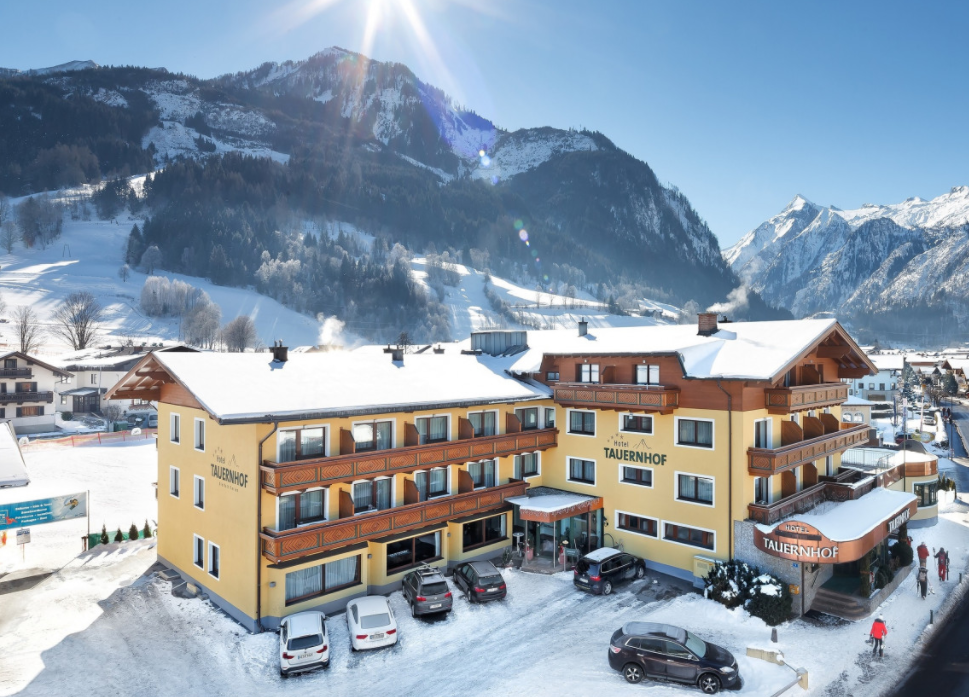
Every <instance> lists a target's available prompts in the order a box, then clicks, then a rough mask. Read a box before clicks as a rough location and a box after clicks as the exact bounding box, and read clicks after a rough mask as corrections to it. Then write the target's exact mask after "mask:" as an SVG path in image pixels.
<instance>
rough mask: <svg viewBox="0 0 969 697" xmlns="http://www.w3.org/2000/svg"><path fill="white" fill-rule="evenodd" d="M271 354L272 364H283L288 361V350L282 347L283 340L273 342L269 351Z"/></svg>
mask: <svg viewBox="0 0 969 697" xmlns="http://www.w3.org/2000/svg"><path fill="white" fill-rule="evenodd" d="M269 350H270V351H272V354H273V362H275V363H285V362H286V361H288V360H289V349H288V348H287V347H285V346H283V340H282V339H280V340H279V341H276V342H273V345H272V347H271V348H270V349H269Z"/></svg>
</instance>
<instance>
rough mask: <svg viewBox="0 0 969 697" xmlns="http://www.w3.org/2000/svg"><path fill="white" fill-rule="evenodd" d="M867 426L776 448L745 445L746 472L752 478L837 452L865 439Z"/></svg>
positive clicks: (769, 474) (866, 437) (857, 444)
mask: <svg viewBox="0 0 969 697" xmlns="http://www.w3.org/2000/svg"><path fill="white" fill-rule="evenodd" d="M868 429H869V427H868V426H866V425H865V424H858V425H855V426H851V427H849V428H845V429H842V430H840V431H837V432H836V433H827V434H825V435H823V436H818V437H817V438H810V439H808V440H803V441H800V442H798V443H792V444H790V445H785V446H783V447H780V448H776V449H769V448H747V458H748V462H747V471H748V472H749V473H750V474H751V475H753V476H755V477H769V476H771V475H774V474H778V473H779V472H783V471H784V470H789V469H793V468H795V467H797V466H798V465H803V464H805V463H808V462H814V461H815V460H820V459H821V458H823V457H825V456H826V455H833V454H835V453H840V452H843V451H845V450H847V449H848V448H854V447H857V446H859V445H862V444H863V443H867V442H868Z"/></svg>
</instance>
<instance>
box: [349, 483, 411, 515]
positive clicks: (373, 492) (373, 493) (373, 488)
mask: <svg viewBox="0 0 969 697" xmlns="http://www.w3.org/2000/svg"><path fill="white" fill-rule="evenodd" d="M384 479H389V480H390V507H389V508H377V482H378V481H381V480H384ZM363 482H370V502H371V508H368V509H367V510H365V511H357V503H356V501H357V497H356V494H355V493H354V490H355V489H356V487H357V484H362V483H363ZM428 486H430V481H428ZM396 494H397V478H396V477H372V478H370V479H354V480H353V481H352V482H351V483H350V498H352V499H353V515H355V516H358V515H367V514H368V513H380V512H381V511H391V510H393V509H395V508H397V506H396V503H397V496H396Z"/></svg>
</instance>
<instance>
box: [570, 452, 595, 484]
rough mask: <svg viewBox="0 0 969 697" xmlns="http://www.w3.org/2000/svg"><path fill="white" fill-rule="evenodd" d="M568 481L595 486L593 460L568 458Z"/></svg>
mask: <svg viewBox="0 0 969 697" xmlns="http://www.w3.org/2000/svg"><path fill="white" fill-rule="evenodd" d="M568 480H569V481H570V482H579V483H580V484H592V485H595V483H596V463H595V462H594V461H593V460H580V459H579V458H577V457H570V458H569V476H568Z"/></svg>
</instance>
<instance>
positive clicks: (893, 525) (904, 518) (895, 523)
mask: <svg viewBox="0 0 969 697" xmlns="http://www.w3.org/2000/svg"><path fill="white" fill-rule="evenodd" d="M908 518H909V512H908V509H907V508H906V509H905V510H904V511H902V512H901V513H899V514H898V515H897V516H895V517H894V518H892V519H891V520H889V521H888V534H889V535H891V534H892V533H894V532H895V531H896V530H898V529H899V528H900V527H902V525H903V524H905V523H907V522H908Z"/></svg>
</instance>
